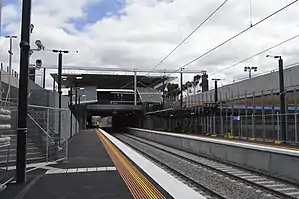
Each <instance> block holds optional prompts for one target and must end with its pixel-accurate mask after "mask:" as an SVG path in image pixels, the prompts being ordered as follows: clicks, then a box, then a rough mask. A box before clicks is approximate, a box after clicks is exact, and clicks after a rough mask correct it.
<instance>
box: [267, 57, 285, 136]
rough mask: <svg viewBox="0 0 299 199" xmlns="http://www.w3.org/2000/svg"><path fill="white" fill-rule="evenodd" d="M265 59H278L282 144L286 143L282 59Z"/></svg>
mask: <svg viewBox="0 0 299 199" xmlns="http://www.w3.org/2000/svg"><path fill="white" fill-rule="evenodd" d="M266 57H273V58H274V59H278V68H279V96H280V137H281V141H282V142H286V139H287V134H286V104H285V88H284V74H283V59H282V57H281V56H272V55H267V56H266Z"/></svg>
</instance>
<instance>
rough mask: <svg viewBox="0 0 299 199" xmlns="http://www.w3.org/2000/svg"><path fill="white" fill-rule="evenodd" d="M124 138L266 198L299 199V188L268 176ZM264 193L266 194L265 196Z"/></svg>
mask: <svg viewBox="0 0 299 199" xmlns="http://www.w3.org/2000/svg"><path fill="white" fill-rule="evenodd" d="M126 138H128V139H132V140H135V141H136V142H139V143H142V144H145V145H147V146H150V147H153V148H155V149H157V150H160V151H163V152H165V153H168V154H170V155H172V156H174V157H177V158H179V159H182V160H185V161H188V162H189V163H192V164H194V165H197V166H198V167H201V168H203V169H204V170H205V171H206V172H208V173H213V174H218V176H219V177H221V178H226V179H227V180H228V181H230V182H232V183H239V184H240V185H245V187H247V188H248V189H251V190H252V191H255V192H256V193H257V194H261V195H262V194H263V195H266V197H268V198H273V197H274V198H275V197H276V198H299V188H298V187H297V186H294V185H293V184H290V183H286V182H285V181H279V180H277V179H273V178H270V177H268V176H264V175H261V174H258V173H254V172H249V171H247V170H243V169H241V168H238V167H234V166H231V165H228V164H225V163H221V162H218V161H215V160H211V159H209V158H206V157H200V156H197V155H193V154H190V153H187V152H184V151H181V150H178V149H174V148H171V147H168V146H164V145H161V144H158V143H155V142H151V141H148V140H145V139H143V138H138V137H135V136H132V135H126ZM202 186H203V185H202ZM265 192H267V193H268V194H265Z"/></svg>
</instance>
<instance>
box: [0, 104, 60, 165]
mask: <svg viewBox="0 0 299 199" xmlns="http://www.w3.org/2000/svg"><path fill="white" fill-rule="evenodd" d="M28 112H29V114H28V118H27V126H28V132H27V163H29V164H30V163H38V162H45V161H46V160H47V159H46V156H47V146H48V150H49V149H50V148H51V149H54V148H53V147H51V146H53V145H55V143H54V142H53V141H52V140H51V139H47V138H48V135H47V134H48V132H47V123H46V121H47V120H44V119H43V118H42V117H41V116H40V115H39V114H38V113H36V112H35V111H34V110H32V109H30V108H29V109H28ZM16 120H17V112H16V110H13V111H12V121H11V123H12V124H11V129H9V130H4V131H0V136H2V137H10V138H11V145H10V147H5V148H0V169H1V168H2V169H3V168H6V167H7V166H14V165H16V156H17V130H16V129H17V123H16ZM49 131H50V133H51V134H52V135H55V134H56V133H55V131H54V130H53V129H52V128H49ZM47 142H48V143H47Z"/></svg>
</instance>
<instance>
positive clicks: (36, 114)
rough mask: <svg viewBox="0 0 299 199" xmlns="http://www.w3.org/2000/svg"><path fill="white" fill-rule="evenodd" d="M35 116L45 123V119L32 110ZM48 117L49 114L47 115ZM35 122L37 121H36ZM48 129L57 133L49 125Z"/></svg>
mask: <svg viewBox="0 0 299 199" xmlns="http://www.w3.org/2000/svg"><path fill="white" fill-rule="evenodd" d="M33 113H34V114H35V115H36V116H37V117H39V119H41V120H42V122H43V124H47V122H46V121H45V119H44V118H42V117H41V116H40V115H39V114H38V113H37V112H35V111H34V112H33ZM31 117H32V116H31ZM48 117H49V116H48ZM36 122H37V121H36ZM49 129H50V130H51V131H53V132H54V133H55V134H57V133H56V131H55V130H54V129H53V128H52V127H50V126H49Z"/></svg>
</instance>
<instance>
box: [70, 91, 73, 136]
mask: <svg viewBox="0 0 299 199" xmlns="http://www.w3.org/2000/svg"><path fill="white" fill-rule="evenodd" d="M72 107H73V85H72V86H71V88H70V107H69V109H70V111H71V116H70V123H71V125H70V138H71V137H73V112H72Z"/></svg>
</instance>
